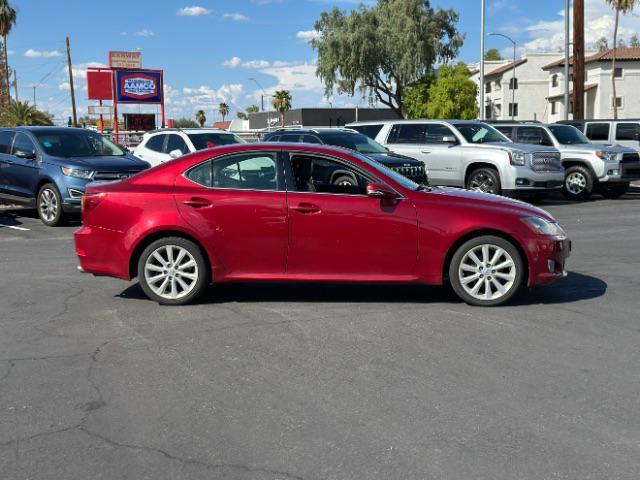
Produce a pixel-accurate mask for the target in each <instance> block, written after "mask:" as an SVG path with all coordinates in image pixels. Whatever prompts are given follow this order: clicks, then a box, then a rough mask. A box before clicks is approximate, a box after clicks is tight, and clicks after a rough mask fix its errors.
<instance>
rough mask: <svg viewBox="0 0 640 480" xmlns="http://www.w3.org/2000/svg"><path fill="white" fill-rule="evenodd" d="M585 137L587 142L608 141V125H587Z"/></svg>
mask: <svg viewBox="0 0 640 480" xmlns="http://www.w3.org/2000/svg"><path fill="white" fill-rule="evenodd" d="M586 133H587V137H588V138H589V140H595V141H605V142H608V141H609V124H608V123H590V124H588V125H587V132H586Z"/></svg>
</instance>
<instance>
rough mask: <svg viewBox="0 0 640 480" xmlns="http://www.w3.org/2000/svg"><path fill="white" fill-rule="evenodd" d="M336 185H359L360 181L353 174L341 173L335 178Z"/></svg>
mask: <svg viewBox="0 0 640 480" xmlns="http://www.w3.org/2000/svg"><path fill="white" fill-rule="evenodd" d="M333 184H334V185H341V186H345V187H357V186H358V182H356V181H355V179H354V178H353V177H352V176H351V175H340V176H338V177H336V178H335V179H334V180H333Z"/></svg>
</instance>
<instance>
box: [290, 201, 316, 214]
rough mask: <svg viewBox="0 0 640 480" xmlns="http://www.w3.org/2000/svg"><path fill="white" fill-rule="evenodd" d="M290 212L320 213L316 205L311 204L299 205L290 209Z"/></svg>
mask: <svg viewBox="0 0 640 480" xmlns="http://www.w3.org/2000/svg"><path fill="white" fill-rule="evenodd" d="M291 210H293V211H294V212H298V213H303V214H311V213H320V212H321V210H320V207H319V206H317V205H314V204H313V203H306V202H304V203H300V204H298V205H297V206H296V207H291Z"/></svg>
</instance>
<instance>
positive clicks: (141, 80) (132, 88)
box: [115, 70, 162, 103]
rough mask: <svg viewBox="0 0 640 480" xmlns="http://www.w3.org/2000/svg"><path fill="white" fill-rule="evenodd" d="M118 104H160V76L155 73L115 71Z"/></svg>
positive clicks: (158, 73)
mask: <svg viewBox="0 0 640 480" xmlns="http://www.w3.org/2000/svg"><path fill="white" fill-rule="evenodd" d="M115 78H116V100H117V102H118V103H162V74H161V73H160V72H156V71H149V70H138V71H126V70H116V72H115Z"/></svg>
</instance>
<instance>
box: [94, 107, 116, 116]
mask: <svg viewBox="0 0 640 480" xmlns="http://www.w3.org/2000/svg"><path fill="white" fill-rule="evenodd" d="M112 113H113V107H112V106H111V105H89V115H111V114H112Z"/></svg>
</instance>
